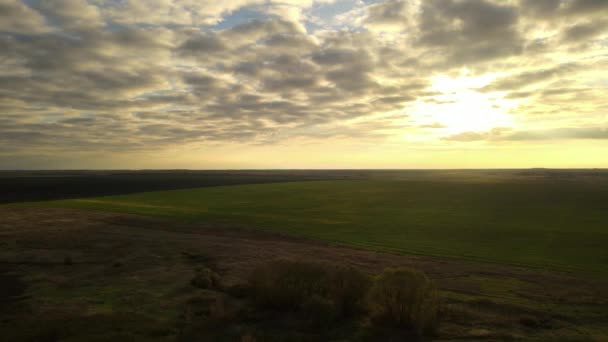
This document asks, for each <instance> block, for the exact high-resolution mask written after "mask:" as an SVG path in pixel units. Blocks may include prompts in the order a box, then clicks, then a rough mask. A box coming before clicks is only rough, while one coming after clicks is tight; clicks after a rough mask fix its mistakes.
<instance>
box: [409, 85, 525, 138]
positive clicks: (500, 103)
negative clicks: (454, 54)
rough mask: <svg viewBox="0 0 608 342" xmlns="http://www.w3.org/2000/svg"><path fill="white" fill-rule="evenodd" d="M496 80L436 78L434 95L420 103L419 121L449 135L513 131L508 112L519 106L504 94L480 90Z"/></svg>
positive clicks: (512, 123)
mask: <svg viewBox="0 0 608 342" xmlns="http://www.w3.org/2000/svg"><path fill="white" fill-rule="evenodd" d="M495 78H496V75H484V76H475V77H468V76H466V75H463V76H461V77H457V78H452V77H449V76H445V75H440V76H436V77H433V78H432V86H431V90H432V91H433V92H434V93H435V95H434V96H433V97H432V98H431V99H430V100H429V99H425V100H421V101H419V103H417V105H416V108H415V112H416V117H417V118H416V119H417V120H420V121H422V122H425V123H427V124H430V123H432V124H434V125H435V126H436V127H441V128H442V133H447V134H454V133H461V132H480V131H488V130H490V129H492V128H496V127H513V126H514V125H515V122H514V119H513V116H512V115H511V114H509V111H510V110H511V109H512V108H514V107H515V106H516V105H517V103H516V102H515V101H512V100H508V99H504V94H499V93H486V92H483V91H481V90H480V88H481V87H483V86H484V85H487V84H488V83H490V82H491V81H492V80H493V79H495Z"/></svg>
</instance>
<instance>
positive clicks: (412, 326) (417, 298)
mask: <svg viewBox="0 0 608 342" xmlns="http://www.w3.org/2000/svg"><path fill="white" fill-rule="evenodd" d="M369 305H370V310H371V313H372V322H373V323H374V324H377V325H390V326H392V327H400V328H405V329H406V330H408V331H411V332H412V333H413V334H415V335H418V336H421V335H431V334H433V333H435V332H436V330H437V326H438V308H439V296H438V291H437V288H436V286H435V284H434V283H433V282H432V281H431V280H430V279H429V278H428V277H427V276H426V275H425V274H424V273H423V272H420V271H416V270H411V269H405V268H402V269H386V270H385V271H384V272H383V273H382V274H381V275H380V276H379V277H378V278H377V279H376V281H375V282H374V285H373V286H372V288H371V290H370V293H369Z"/></svg>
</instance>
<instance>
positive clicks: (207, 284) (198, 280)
mask: <svg viewBox="0 0 608 342" xmlns="http://www.w3.org/2000/svg"><path fill="white" fill-rule="evenodd" d="M190 284H191V285H192V286H194V287H198V288H200V289H214V288H219V287H220V276H219V275H218V274H217V273H215V272H214V271H213V270H211V269H209V268H206V267H200V268H198V269H197V270H196V275H195V276H194V278H192V280H190Z"/></svg>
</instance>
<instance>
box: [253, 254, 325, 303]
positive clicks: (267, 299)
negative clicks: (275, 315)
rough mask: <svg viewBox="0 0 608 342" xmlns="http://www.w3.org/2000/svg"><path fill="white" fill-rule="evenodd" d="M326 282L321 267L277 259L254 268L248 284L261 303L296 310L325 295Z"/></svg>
mask: <svg viewBox="0 0 608 342" xmlns="http://www.w3.org/2000/svg"><path fill="white" fill-rule="evenodd" d="M327 280H328V279H327V272H326V271H325V269H324V268H323V267H322V266H321V265H319V264H316V263H309V262H302V261H289V260H276V261H271V262H268V263H266V264H263V265H260V266H258V267H257V268H255V269H254V270H253V272H252V273H251V276H250V277H249V285H250V286H251V289H252V292H253V295H254V298H255V300H256V301H257V302H258V304H261V305H263V306H267V307H271V308H277V309H288V310H293V311H296V310H299V309H300V308H301V305H302V303H303V302H304V301H305V300H306V299H307V298H309V297H311V296H313V295H321V296H326V295H327V288H328V286H327Z"/></svg>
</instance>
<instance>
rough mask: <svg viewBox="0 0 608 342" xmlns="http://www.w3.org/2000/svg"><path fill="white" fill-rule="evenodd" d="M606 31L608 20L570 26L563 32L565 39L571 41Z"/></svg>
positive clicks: (579, 40)
mask: <svg viewBox="0 0 608 342" xmlns="http://www.w3.org/2000/svg"><path fill="white" fill-rule="evenodd" d="M606 31H608V20H597V21H591V22H586V23H581V24H576V25H572V26H570V27H568V28H567V29H566V30H564V32H563V39H564V40H566V41H570V42H581V41H585V40H587V39H591V38H594V37H596V36H598V35H600V34H601V33H604V32H606Z"/></svg>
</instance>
